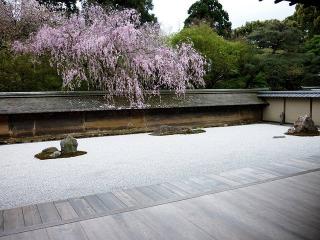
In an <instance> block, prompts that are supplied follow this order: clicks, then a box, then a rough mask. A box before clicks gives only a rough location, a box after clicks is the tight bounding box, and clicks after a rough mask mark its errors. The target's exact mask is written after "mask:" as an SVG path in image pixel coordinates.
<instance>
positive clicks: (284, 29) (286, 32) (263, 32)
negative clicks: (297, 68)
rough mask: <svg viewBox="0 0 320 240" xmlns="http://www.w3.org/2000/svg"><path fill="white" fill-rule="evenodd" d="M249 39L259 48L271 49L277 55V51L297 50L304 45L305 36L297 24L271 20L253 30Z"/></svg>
mask: <svg viewBox="0 0 320 240" xmlns="http://www.w3.org/2000/svg"><path fill="white" fill-rule="evenodd" d="M247 38H248V40H250V41H251V42H252V43H253V44H256V45H257V46H258V47H260V48H270V49H272V52H273V53H276V51H277V50H292V49H295V48H296V46H297V45H299V44H300V43H302V41H303V34H302V32H301V31H300V30H299V28H298V26H297V25H296V24H295V22H292V21H279V20H269V21H265V22H263V23H262V25H261V26H258V27H257V28H256V29H255V30H253V31H252V32H251V33H250V34H249V35H248V36H247Z"/></svg>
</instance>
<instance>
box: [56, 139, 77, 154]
mask: <svg viewBox="0 0 320 240" xmlns="http://www.w3.org/2000/svg"><path fill="white" fill-rule="evenodd" d="M60 146H61V152H62V154H68V153H76V152H77V151H78V141H77V139H75V138H74V137H72V136H70V135H69V136H67V137H66V138H65V139H63V140H62V141H61V142H60Z"/></svg>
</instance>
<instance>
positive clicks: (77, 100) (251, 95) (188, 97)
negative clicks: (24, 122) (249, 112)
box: [0, 90, 266, 115]
mask: <svg viewBox="0 0 320 240" xmlns="http://www.w3.org/2000/svg"><path fill="white" fill-rule="evenodd" d="M263 104H266V103H265V102H264V101H263V100H262V99H259V98H258V97H257V91H254V90H253V91H250V90H239V91H237V90H193V91H188V92H187V93H186V94H185V95H184V96H181V97H177V96H176V95H174V94H172V93H170V92H165V91H164V92H162V94H161V99H160V98H159V97H157V96H152V97H149V98H148V99H147V100H146V106H145V109H163V108H193V107H219V106H241V105H263ZM130 108H131V107H130V105H129V103H128V102H127V101H125V100H123V99H122V100H121V99H117V100H116V101H115V103H114V104H113V105H110V104H108V102H107V101H106V100H105V98H104V93H102V92H70V93H61V92H51V93H0V114H2V115H3V114H24V113H53V112H86V111H108V110H121V109H130Z"/></svg>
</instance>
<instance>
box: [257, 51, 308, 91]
mask: <svg viewBox="0 0 320 240" xmlns="http://www.w3.org/2000/svg"><path fill="white" fill-rule="evenodd" d="M260 58H261V60H260V69H259V73H258V76H259V78H261V79H264V80H265V82H267V83H268V86H269V87H270V88H271V90H298V89H300V88H301V85H302V78H303V76H304V66H303V61H304V56H303V54H299V53H286V54H262V55H261V56H260Z"/></svg>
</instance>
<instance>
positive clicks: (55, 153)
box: [49, 151, 61, 158]
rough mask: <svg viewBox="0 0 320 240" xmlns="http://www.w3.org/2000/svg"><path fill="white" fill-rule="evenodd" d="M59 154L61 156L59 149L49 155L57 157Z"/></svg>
mask: <svg viewBox="0 0 320 240" xmlns="http://www.w3.org/2000/svg"><path fill="white" fill-rule="evenodd" d="M60 156H61V152H60V151H55V152H54V153H52V154H50V155H49V157H50V158H58V157H60Z"/></svg>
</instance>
